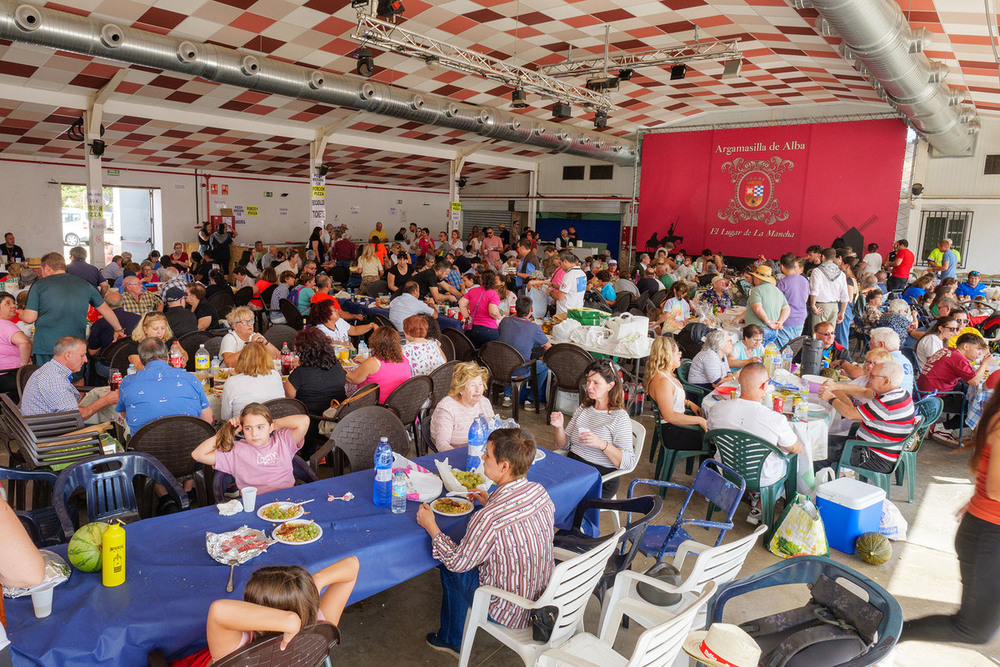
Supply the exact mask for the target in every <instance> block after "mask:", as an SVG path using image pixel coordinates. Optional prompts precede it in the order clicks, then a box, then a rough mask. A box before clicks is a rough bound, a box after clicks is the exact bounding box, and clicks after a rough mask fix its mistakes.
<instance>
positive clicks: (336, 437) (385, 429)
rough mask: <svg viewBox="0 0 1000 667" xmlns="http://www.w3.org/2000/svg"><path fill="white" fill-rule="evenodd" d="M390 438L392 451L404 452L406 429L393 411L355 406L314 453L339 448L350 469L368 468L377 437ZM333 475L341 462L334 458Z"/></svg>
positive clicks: (327, 451)
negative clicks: (334, 469) (356, 407)
mask: <svg viewBox="0 0 1000 667" xmlns="http://www.w3.org/2000/svg"><path fill="white" fill-rule="evenodd" d="M382 437H385V438H388V439H389V446H390V447H391V448H392V451H394V452H398V453H400V454H405V453H406V451H407V450H408V449H409V446H410V440H409V437H408V436H407V434H406V428H405V427H404V426H403V423H402V422H401V421H399V417H397V416H396V413H395V412H393V411H392V410H390V409H389V408H386V407H383V406H381V405H373V406H369V407H366V408H358V409H357V410H354V411H353V412H351V413H350V414H349V415H347V416H346V417H344V418H343V419H340V420H339V421H338V422H337V425H336V426H335V427H334V429H333V433H331V434H330V439H329V440H327V441H326V444H325V445H323V447H321V448H320V449H319V450H318V451H317V452H316V454H315V456H327V455H328V454H329V453H330V452H331V451H334V450H336V451H339V452H341V453H342V454H343V456H344V457H345V458H346V459H347V461H348V463H349V464H350V466H351V472H358V471H359V470H369V469H371V468H373V467H375V459H374V456H375V448H376V447H377V446H378V443H379V439H380V438H382ZM334 465H335V467H336V468H337V470H336V474H341V473H342V472H343V462H342V461H341V460H340V459H339V458H336V457H335V458H334Z"/></svg>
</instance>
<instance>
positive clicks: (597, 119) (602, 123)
mask: <svg viewBox="0 0 1000 667" xmlns="http://www.w3.org/2000/svg"><path fill="white" fill-rule="evenodd" d="M607 126H608V114H607V112H605V111H601V110H600V109H598V110H597V111H596V112H595V113H594V129H597V130H603V129H604V128H606V127H607Z"/></svg>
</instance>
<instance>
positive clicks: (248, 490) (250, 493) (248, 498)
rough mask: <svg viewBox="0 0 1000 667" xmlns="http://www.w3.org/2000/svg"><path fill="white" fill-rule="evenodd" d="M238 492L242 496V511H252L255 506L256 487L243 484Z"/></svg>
mask: <svg viewBox="0 0 1000 667" xmlns="http://www.w3.org/2000/svg"><path fill="white" fill-rule="evenodd" d="M240 494H241V495H242V496H243V511H244V512H253V511H254V508H256V507H257V487H256V486H244V487H243V488H242V489H241V490H240Z"/></svg>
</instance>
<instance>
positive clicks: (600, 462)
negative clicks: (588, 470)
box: [549, 359, 636, 499]
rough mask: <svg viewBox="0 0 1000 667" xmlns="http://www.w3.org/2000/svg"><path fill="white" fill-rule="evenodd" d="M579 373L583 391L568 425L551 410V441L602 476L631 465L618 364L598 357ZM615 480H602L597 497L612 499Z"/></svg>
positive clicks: (629, 425)
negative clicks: (584, 384)
mask: <svg viewBox="0 0 1000 667" xmlns="http://www.w3.org/2000/svg"><path fill="white" fill-rule="evenodd" d="M583 375H584V377H585V378H586V390H585V391H584V392H583V393H581V395H580V407H579V408H577V410H576V412H574V413H573V418H572V419H570V420H569V424H568V425H567V426H566V427H565V428H563V420H564V417H563V413H562V412H559V411H558V410H556V411H555V412H553V413H552V417H551V418H550V420H549V421H550V423H551V424H552V426H553V427H555V433H553V436H552V441H553V443H554V444H555V446H556V447H558V448H561V449H569V450H570V453H569V457H570V458H572V459H576V460H577V461H582V462H583V463H587V464H590V465H592V466H594V467H595V468H597V470H598V472H600V473H601V474H602V475H606V474H608V473H610V472H613V471H615V470H622V469H626V470H627V469H631V468H634V467H635V463H636V457H635V448H634V447H633V445H632V422H631V420H630V419H629V416H628V413H627V412H626V411H625V388H624V386H623V385H622V379H621V376H620V375H619V369H618V365H617V364H615V363H614V362H613V361H611V360H610V359H598V360H596V361H593V362H591V364H590V365H589V366H587V368H586V370H585V371H584V374H583ZM618 481H619V478H617V477H615V478H613V479H611V480H608V481H607V482H605V483H604V484H603V485H602V487H601V497H603V498H606V499H607V498H612V497H613V496H614V495H615V494H616V493H617V492H618Z"/></svg>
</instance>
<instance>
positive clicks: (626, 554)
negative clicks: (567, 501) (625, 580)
mask: <svg viewBox="0 0 1000 667" xmlns="http://www.w3.org/2000/svg"><path fill="white" fill-rule="evenodd" d="M661 509H663V500H662V499H660V497H659V496H655V495H651V496H638V497H636V498H629V499H627V500H603V499H600V498H585V499H584V500H582V501H580V504H579V505H577V506H576V514H575V515H574V516H573V527H572V528H571V529H570V530H560V531H559V532H558V533H556V536H555V540H554V541H553V546H555V547H557V548H562V549H566V550H568V551H572V552H574V553H583V552H585V551H588V550H590V549H592V548H594V547H595V546H597V545H598V544H601V543H603V542H604V540H606V539H608V537H609V536H608V535H603V536H600V537H590V536H589V535H586V534H585V533H584V532H583V521H584V517H585V515H586V513H587V512H588V511H590V510H603V511H610V512H627V515H626V516H627V519H626V521H627V523H626V525H625V532H624V533H623V534H622V536H621V537H619V538H618V544H619V548H618V549H617V551H616V552H615V553H614V555H612V556H611V558H610V559H608V564H607V567H606V568H605V570H604V575H603V576H602V577H601V579H600V581H598V582H597V587H596V588H595V589H594V595H596V596H597V599H598V600H599V601H600V602H602V603H603V602H604V595H605V593H607V591H608V589H609V588H611V587H612V586H614V585H615V577H617V576H618V573H619V572H624V571H625V570H628V569H629V568H631V567H632V561H633V560H635V557H636V555H637V554H638V553H639V546H640V545H641V544H642V541H643V538H644V537H645V535H646V530H647V528H648V526H649V524H650V522H652V521H653V519H655V518H656V517H657V515H659V513H660V510H661ZM633 513H636V514H638V515H639V516H638V517H637V518H636V519H635V520H634V521H633V520H632V514H633Z"/></svg>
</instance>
